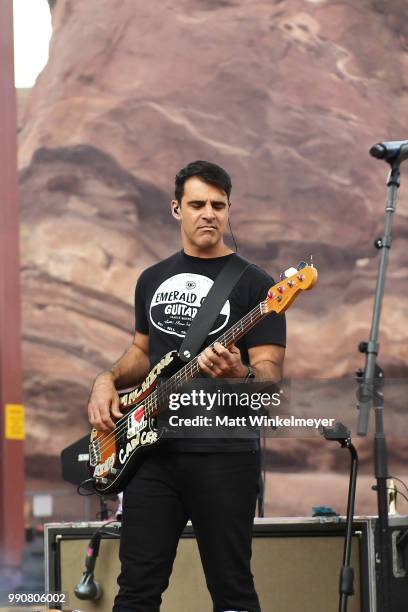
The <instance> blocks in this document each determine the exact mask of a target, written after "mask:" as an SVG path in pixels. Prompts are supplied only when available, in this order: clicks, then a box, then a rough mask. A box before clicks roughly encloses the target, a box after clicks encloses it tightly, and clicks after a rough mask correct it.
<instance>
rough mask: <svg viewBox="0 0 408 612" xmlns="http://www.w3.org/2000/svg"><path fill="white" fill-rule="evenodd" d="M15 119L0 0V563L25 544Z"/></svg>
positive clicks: (14, 558) (9, 5)
mask: <svg viewBox="0 0 408 612" xmlns="http://www.w3.org/2000/svg"><path fill="white" fill-rule="evenodd" d="M19 272H20V263H19V214H18V200H17V120H16V92H15V88H14V57H13V0H0V562H2V563H3V564H6V565H19V564H20V561H21V553H22V549H23V546H24V517H23V501H24V450H23V442H22V440H21V439H20V438H21V434H22V433H23V432H22V428H21V426H22V421H21V418H22V415H21V412H22V408H21V404H22V385H21V353H20V351H21V348H20V346H21V337H20V325H21V323H20V280H19Z"/></svg>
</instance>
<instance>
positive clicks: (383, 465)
mask: <svg viewBox="0 0 408 612" xmlns="http://www.w3.org/2000/svg"><path fill="white" fill-rule="evenodd" d="M386 161H387V162H388V163H389V164H390V165H391V171H390V173H389V176H388V180H387V187H388V193H387V200H386V204H385V213H386V216H385V229H384V235H383V236H382V237H380V238H377V239H376V240H375V242H374V245H375V247H376V248H377V249H379V250H380V261H379V267H378V275H377V286H376V291H375V300H374V308H373V316H372V323H371V331H370V339H369V341H368V342H367V343H361V344H360V346H359V350H360V351H361V352H364V353H365V366H364V370H363V371H361V372H360V375H359V377H358V379H357V380H358V390H357V399H358V402H357V409H358V424H357V434H358V435H359V436H366V435H367V431H368V422H369V411H370V407H371V406H372V405H373V404H374V406H375V436H374V462H375V478H376V480H377V486H376V490H377V503H378V522H379V544H380V546H379V549H380V550H379V557H380V558H379V562H380V564H379V568H380V571H379V586H380V597H379V604H380V605H379V607H378V609H379V610H381V612H392V608H391V590H390V568H391V550H390V537H389V527H388V495H387V479H388V478H389V474H388V459H387V444H386V439H385V433H384V428H383V393H382V381H383V376H382V371H381V370H380V369H379V368H378V366H377V365H376V358H377V354H378V349H379V344H378V331H379V323H380V316H381V307H382V300H383V296H384V287H385V276H386V270H387V264H388V256H389V250H390V248H391V225H392V218H393V217H392V215H393V213H394V212H395V207H396V201H397V190H398V188H399V186H400V161H402V160H401V159H399V157H398V155H397V156H394V157H393V158H391V159H387V160H386Z"/></svg>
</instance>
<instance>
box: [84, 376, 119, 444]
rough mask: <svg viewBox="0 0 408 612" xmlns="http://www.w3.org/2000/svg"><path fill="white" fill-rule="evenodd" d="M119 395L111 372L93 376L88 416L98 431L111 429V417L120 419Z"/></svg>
mask: <svg viewBox="0 0 408 612" xmlns="http://www.w3.org/2000/svg"><path fill="white" fill-rule="evenodd" d="M119 406H120V404H119V395H118V392H117V391H116V388H115V384H114V382H113V376H112V373H111V372H102V374H99V375H98V376H97V377H96V378H95V382H94V384H93V387H92V391H91V395H90V397H89V402H88V417H89V422H90V424H91V425H92V427H95V429H97V430H98V431H104V432H108V431H112V430H113V429H115V423H114V421H113V420H112V417H114V418H116V419H120V418H121V417H122V416H123V414H122V413H121V411H120V409H119Z"/></svg>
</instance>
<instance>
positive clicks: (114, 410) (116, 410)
mask: <svg viewBox="0 0 408 612" xmlns="http://www.w3.org/2000/svg"><path fill="white" fill-rule="evenodd" d="M110 411H111V414H112V415H113V416H114V417H116V418H117V419H120V418H122V417H123V412H121V410H120V401H119V397H114V398H113V400H112V403H111V410H110Z"/></svg>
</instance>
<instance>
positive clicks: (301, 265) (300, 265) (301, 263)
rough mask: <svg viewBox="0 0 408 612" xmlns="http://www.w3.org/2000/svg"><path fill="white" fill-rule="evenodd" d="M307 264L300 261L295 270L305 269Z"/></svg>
mask: <svg viewBox="0 0 408 612" xmlns="http://www.w3.org/2000/svg"><path fill="white" fill-rule="evenodd" d="M306 266H307V263H306V262H305V261H301V262H300V264H299V265H298V267H297V269H298V270H303V268H306Z"/></svg>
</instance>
